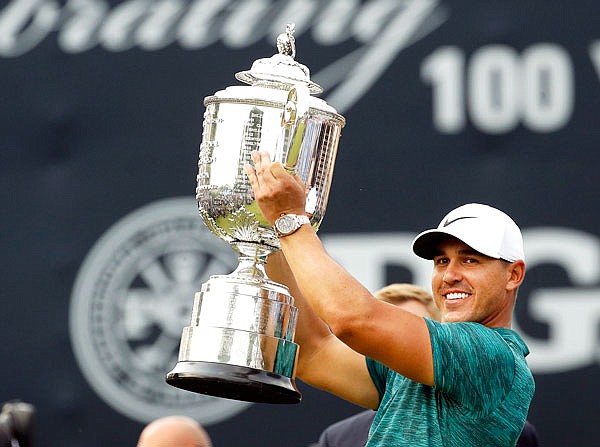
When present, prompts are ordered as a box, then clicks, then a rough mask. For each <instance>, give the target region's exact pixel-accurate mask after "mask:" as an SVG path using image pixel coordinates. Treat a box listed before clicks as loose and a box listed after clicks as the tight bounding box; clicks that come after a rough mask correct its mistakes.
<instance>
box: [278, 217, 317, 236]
mask: <svg viewBox="0 0 600 447" xmlns="http://www.w3.org/2000/svg"><path fill="white" fill-rule="evenodd" d="M304 224H310V219H309V218H308V216H306V215H303V214H301V215H299V214H283V215H282V216H281V217H279V218H277V220H276V221H275V225H274V229H275V233H276V234H277V237H284V236H289V235H290V234H293V233H295V232H296V231H298V229H299V228H300V227H301V226H302V225H304Z"/></svg>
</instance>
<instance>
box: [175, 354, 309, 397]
mask: <svg viewBox="0 0 600 447" xmlns="http://www.w3.org/2000/svg"><path fill="white" fill-rule="evenodd" d="M166 381H167V383H168V384H169V385H172V386H174V387H177V388H181V389H184V390H187V391H192V392H194V393H199V394H207V395H209V396H215V397H224V398H226V399H234V400H243V401H248V402H257V403H267V404H296V403H299V402H300V400H302V395H301V394H300V392H299V391H298V389H297V388H296V384H295V383H294V380H293V379H290V378H289V377H285V376H280V375H279V374H275V373H269V372H266V371H263V370H260V369H255V368H248V367H245V366H236V365H228V364H226V363H213V362H178V363H177V365H175V368H174V369H173V371H171V372H170V373H168V374H167V377H166Z"/></svg>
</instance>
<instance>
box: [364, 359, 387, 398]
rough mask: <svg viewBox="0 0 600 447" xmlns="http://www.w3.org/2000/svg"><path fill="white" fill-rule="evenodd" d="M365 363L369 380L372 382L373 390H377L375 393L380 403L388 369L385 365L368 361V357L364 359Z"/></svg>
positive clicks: (371, 360)
mask: <svg viewBox="0 0 600 447" xmlns="http://www.w3.org/2000/svg"><path fill="white" fill-rule="evenodd" d="M366 362H367V369H368V370H369V374H370V375H371V380H372V381H373V384H374V385H375V388H377V393H378V394H379V402H380V403H381V399H383V394H384V393H385V386H386V381H387V373H388V368H387V367H386V366H385V365H383V364H381V363H379V362H377V361H375V360H373V359H370V358H369V357H366Z"/></svg>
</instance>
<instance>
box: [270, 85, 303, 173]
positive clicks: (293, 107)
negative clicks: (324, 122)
mask: <svg viewBox="0 0 600 447" xmlns="http://www.w3.org/2000/svg"><path fill="white" fill-rule="evenodd" d="M309 101H310V91H309V89H308V87H307V86H306V85H304V84H296V85H294V86H293V87H292V88H291V89H290V91H289V92H288V96H287V101H286V103H285V106H284V108H283V113H282V115H281V136H280V138H279V142H278V146H279V147H278V148H277V154H285V157H277V156H276V159H279V160H284V163H283V167H284V168H285V170H286V171H288V172H289V173H290V174H295V173H296V165H297V164H298V158H299V157H300V150H301V149H302V140H303V137H304V131H305V130H306V115H307V112H308V103H309ZM286 146H287V147H286Z"/></svg>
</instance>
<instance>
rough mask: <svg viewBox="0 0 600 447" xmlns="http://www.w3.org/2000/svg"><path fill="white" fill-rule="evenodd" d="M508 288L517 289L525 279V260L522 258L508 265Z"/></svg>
mask: <svg viewBox="0 0 600 447" xmlns="http://www.w3.org/2000/svg"><path fill="white" fill-rule="evenodd" d="M508 275H509V276H508V283H507V284H506V287H507V289H508V290H515V289H517V288H518V287H519V286H520V285H521V283H522V282H523V280H524V279H525V262H524V261H522V260H518V261H515V262H513V263H511V264H510V266H509V267H508Z"/></svg>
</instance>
